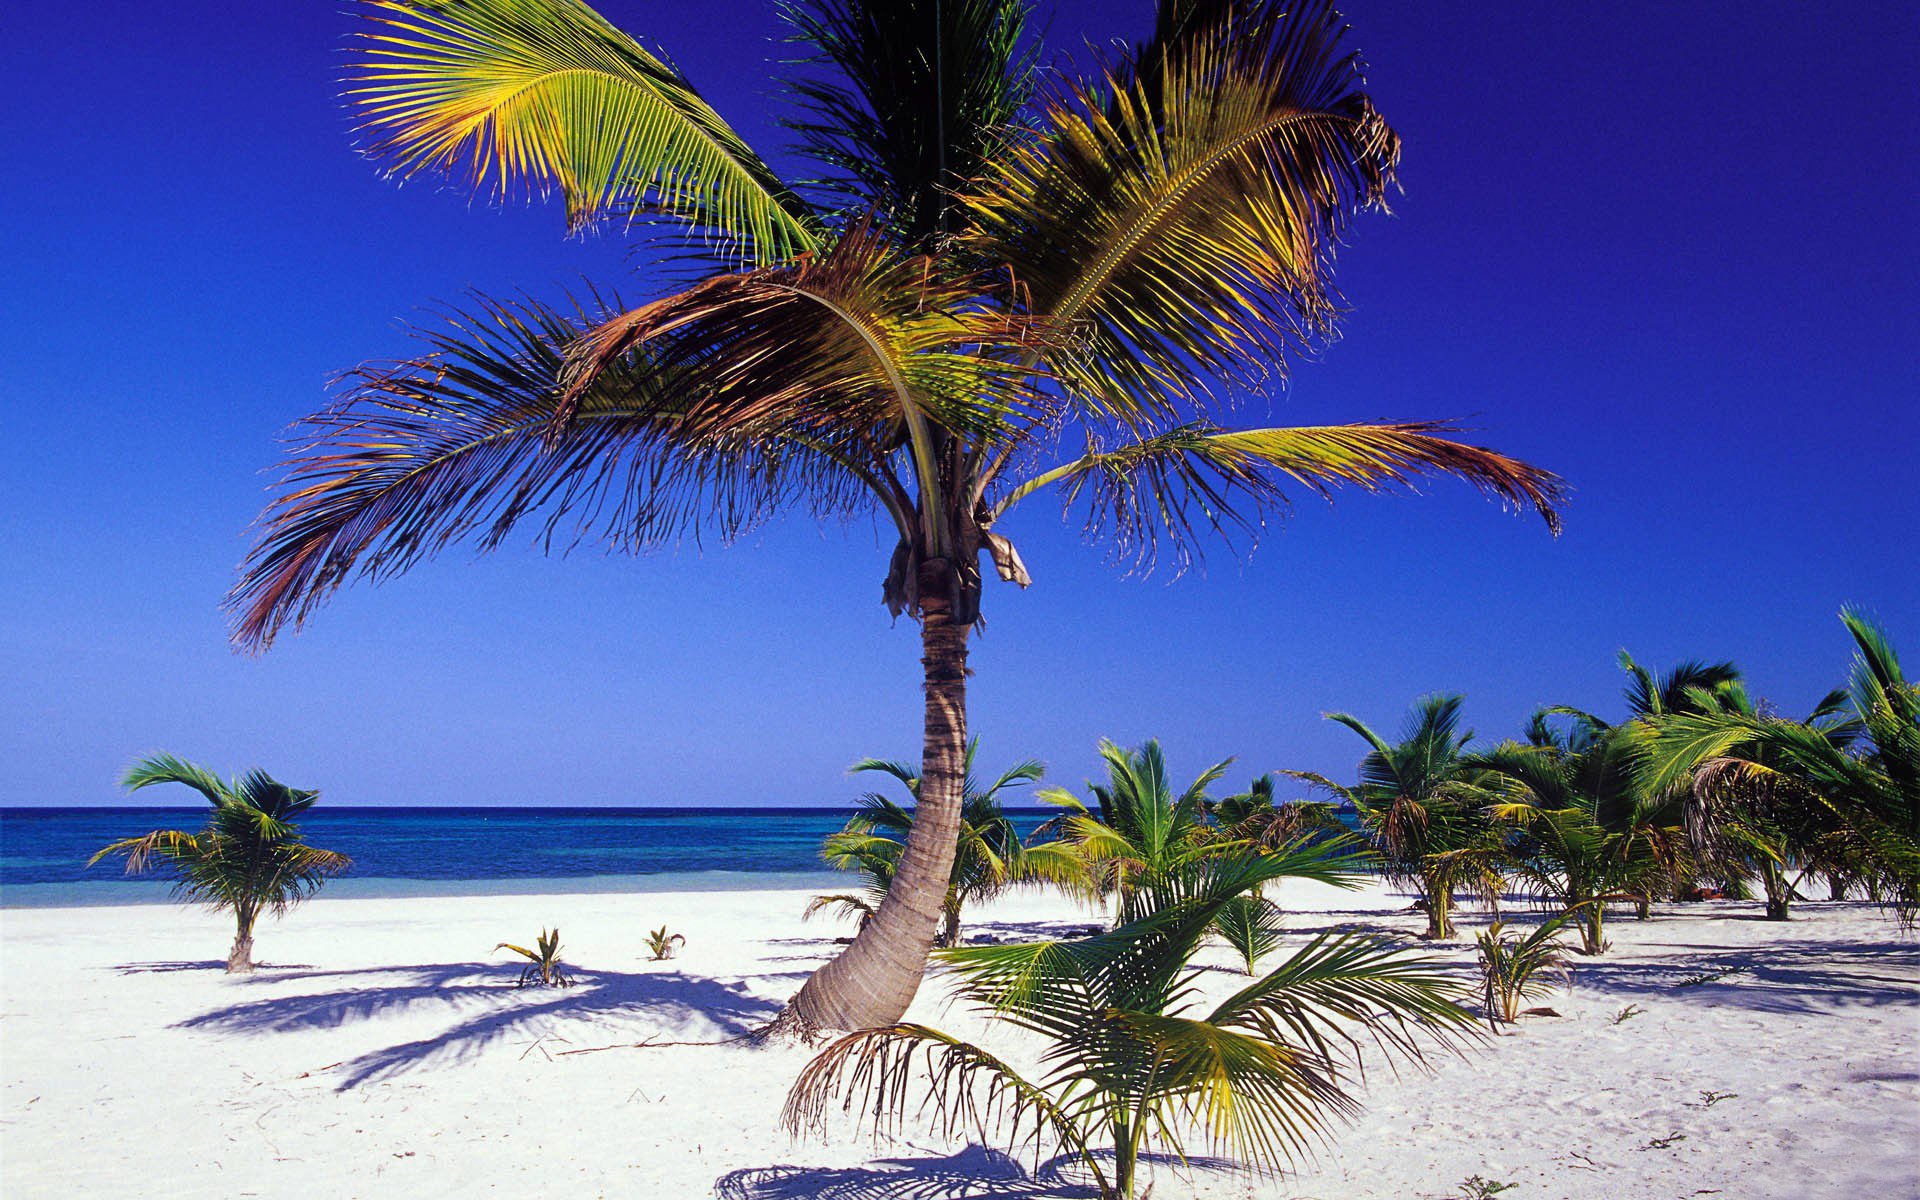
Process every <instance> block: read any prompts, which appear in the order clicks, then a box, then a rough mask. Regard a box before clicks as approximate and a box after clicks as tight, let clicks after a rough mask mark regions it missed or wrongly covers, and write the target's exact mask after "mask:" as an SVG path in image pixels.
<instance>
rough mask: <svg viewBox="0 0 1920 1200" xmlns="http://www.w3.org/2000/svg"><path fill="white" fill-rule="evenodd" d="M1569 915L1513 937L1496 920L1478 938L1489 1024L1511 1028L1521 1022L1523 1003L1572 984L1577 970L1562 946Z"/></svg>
mask: <svg viewBox="0 0 1920 1200" xmlns="http://www.w3.org/2000/svg"><path fill="white" fill-rule="evenodd" d="M1567 916H1568V914H1565V913H1562V914H1561V915H1559V916H1557V917H1551V918H1549V919H1548V920H1546V921H1544V922H1542V923H1541V924H1540V926H1539V927H1538V928H1537V929H1535V930H1534V931H1533V932H1532V933H1529V934H1527V935H1526V936H1524V937H1521V936H1518V935H1514V934H1509V933H1508V932H1507V931H1506V930H1507V923H1506V922H1505V921H1495V922H1494V923H1493V924H1492V925H1490V926H1489V927H1488V928H1487V929H1486V930H1485V931H1483V932H1482V933H1481V934H1480V936H1479V937H1478V938H1477V939H1476V940H1477V941H1478V942H1479V945H1480V986H1481V992H1482V995H1483V998H1484V1000H1485V1003H1486V1011H1487V1024H1488V1025H1494V1024H1496V1023H1497V1022H1505V1023H1506V1024H1508V1025H1511V1024H1513V1023H1514V1022H1515V1021H1518V1020H1519V1019H1520V1006H1521V1005H1522V1004H1524V1003H1526V1002H1527V1001H1529V1000H1533V999H1537V998H1539V997H1542V996H1545V995H1546V994H1547V993H1549V992H1551V991H1552V990H1553V987H1554V985H1555V984H1556V983H1560V984H1564V985H1567V986H1571V985H1572V982H1573V970H1572V968H1571V967H1570V966H1569V965H1568V962H1567V956H1566V952H1565V947H1563V946H1562V945H1561V944H1560V932H1561V929H1562V928H1563V927H1564V926H1565V925H1566V922H1567Z"/></svg>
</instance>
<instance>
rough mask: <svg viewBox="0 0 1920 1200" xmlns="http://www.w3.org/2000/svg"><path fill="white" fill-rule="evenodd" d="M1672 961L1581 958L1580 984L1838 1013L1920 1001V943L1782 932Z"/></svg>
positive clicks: (1757, 1007)
mask: <svg viewBox="0 0 1920 1200" xmlns="http://www.w3.org/2000/svg"><path fill="white" fill-rule="evenodd" d="M1674 948H1675V949H1679V950H1689V949H1698V950H1701V951H1706V952H1707V953H1701V954H1697V955H1688V956H1686V957H1685V958H1682V959H1675V960H1672V961H1667V962H1622V961H1616V960H1613V959H1611V958H1607V957H1600V958H1575V959H1574V960H1573V962H1574V978H1575V983H1576V986H1579V985H1581V984H1585V985H1587V986H1591V987H1594V988H1597V989H1601V990H1604V991H1607V992H1610V993H1614V994H1617V995H1621V996H1627V997H1632V996H1653V995H1658V996H1660V997H1662V998H1664V999H1668V1000H1697V1001H1698V1002H1699V1003H1701V1004H1710V1005H1726V1006H1729V1007H1735V1008H1746V1009H1752V1010H1753V1011H1755V1012H1772V1013H1804V1014H1823V1013H1824V1014H1833V1015H1838V1014H1841V1013H1844V1012H1846V1011H1848V1010H1850V1009H1857V1008H1877V1007H1881V1006H1885V1005H1913V1004H1915V1003H1916V1002H1920V945H1916V944H1915V943H1913V942H1902V941H1881V942H1854V943H1845V942H1830V941H1820V940H1801V939H1788V938H1781V939H1779V940H1777V941H1772V942H1768V943H1766V944H1764V945H1759V946H1753V947H1750V948H1746V949H1739V950H1728V949H1726V948H1725V947H1722V946H1698V947H1689V946H1678V947H1674Z"/></svg>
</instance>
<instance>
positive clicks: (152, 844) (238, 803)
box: [87, 754, 353, 974]
mask: <svg viewBox="0 0 1920 1200" xmlns="http://www.w3.org/2000/svg"><path fill="white" fill-rule="evenodd" d="M160 783H182V784H185V785H186V786H188V787H190V788H192V789H194V790H195V791H197V792H199V793H200V794H201V795H202V796H205V797H206V799H207V803H209V804H211V805H213V812H212V813H211V814H210V815H209V817H208V819H207V826H206V828H205V829H202V830H201V831H200V832H199V833H184V832H182V831H180V830H178V829H156V830H154V831H153V832H152V833H147V834H143V835H141V836H140V837H130V838H122V839H120V840H119V841H117V842H114V843H112V844H110V845H108V846H105V847H103V848H102V849H101V850H100V852H99V853H98V854H95V855H94V856H93V857H92V858H90V859H88V860H87V865H88V866H92V865H93V864H95V863H97V862H99V861H100V860H101V859H103V858H106V857H107V856H108V855H113V854H118V855H124V856H125V857H126V860H127V874H129V875H138V874H141V873H142V872H145V871H148V870H152V869H155V868H162V869H167V870H171V871H172V872H173V874H174V875H175V877H176V882H175V885H174V890H175V892H176V894H178V895H179V896H180V897H181V898H182V899H185V900H188V901H191V902H193V903H196V904H206V905H209V906H211V907H212V908H213V909H214V910H215V911H216V912H217V911H220V910H222V909H225V910H228V911H230V912H232V913H233V919H234V924H235V926H236V928H235V932H234V937H233V949H232V950H231V951H230V952H229V953H228V954H227V972H228V973H229V974H240V973H244V972H248V971H251V970H253V925H254V922H255V921H256V920H258V919H259V917H260V914H261V913H262V912H270V913H272V914H273V915H274V916H276V917H277V916H280V915H281V914H282V913H284V912H286V911H287V909H289V908H291V907H293V906H294V905H295V904H298V903H299V902H300V901H302V900H304V899H306V898H307V897H308V896H311V895H313V893H315V892H317V891H319V890H320V885H321V884H323V883H325V882H326V881H327V880H328V879H331V878H332V877H333V876H335V875H338V874H340V872H342V871H344V870H346V869H347V868H348V867H350V866H352V865H353V861H352V860H351V859H349V858H348V857H347V856H346V855H344V854H338V853H335V852H334V851H332V850H319V849H315V848H314V847H312V846H309V845H307V844H306V842H305V841H304V840H302V838H301V836H300V830H299V827H298V826H296V825H295V824H294V823H293V822H294V819H295V818H296V817H298V816H300V815H301V814H302V813H305V812H306V811H307V810H308V809H309V808H312V807H313V803H314V801H315V800H317V799H319V796H320V793H319V792H310V791H303V790H302V789H300V788H291V787H288V786H287V785H286V784H284V783H281V782H280V781H278V780H276V779H274V778H272V777H271V776H269V775H268V774H267V773H266V772H264V771H259V770H254V771H249V772H247V774H245V775H244V776H241V777H239V778H236V779H234V780H231V781H229V782H224V783H223V782H221V780H220V778H219V776H217V775H215V774H214V773H213V772H211V771H209V770H207V769H206V768H205V767H201V766H196V765H194V764H193V763H190V762H186V761H183V760H181V759H178V758H175V757H174V756H173V755H171V754H157V755H154V756H153V757H151V758H145V759H142V760H140V761H139V762H137V763H135V764H133V766H131V767H129V768H128V769H127V773H126V775H125V776H123V777H122V778H121V780H120V786H121V787H124V788H126V789H127V790H128V791H138V790H139V789H141V788H145V787H152V786H153V785H155V784H160Z"/></svg>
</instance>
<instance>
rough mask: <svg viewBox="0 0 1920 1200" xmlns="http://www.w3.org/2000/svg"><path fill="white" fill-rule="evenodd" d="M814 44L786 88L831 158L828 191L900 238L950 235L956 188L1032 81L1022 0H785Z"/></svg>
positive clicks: (799, 34) (988, 155)
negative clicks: (881, 219) (822, 69)
mask: <svg viewBox="0 0 1920 1200" xmlns="http://www.w3.org/2000/svg"><path fill="white" fill-rule="evenodd" d="M781 11H782V13H783V14H784V15H785V16H786V18H787V20H788V22H789V23H790V24H791V25H792V27H793V30H794V35H795V40H796V41H798V42H800V43H802V44H803V45H804V46H805V47H807V49H808V50H810V51H811V56H810V59H809V61H808V62H807V63H803V64H802V66H803V67H804V66H808V65H819V66H827V67H831V68H833V71H832V73H831V74H820V73H815V72H810V71H809V72H803V73H802V74H801V75H800V76H799V78H797V79H795V80H794V81H793V82H792V84H791V85H790V86H791V88H792V90H793V92H794V93H795V95H796V97H797V98H798V99H799V101H800V102H801V104H802V105H803V106H804V107H805V109H806V115H805V116H804V117H802V118H801V119H799V120H795V121H792V122H790V125H791V126H792V127H793V128H794V129H796V130H797V131H798V132H799V133H800V135H801V141H802V145H803V147H804V148H805V149H806V150H807V151H808V152H809V153H810V154H811V155H812V156H813V158H814V159H815V160H817V161H818V162H820V163H821V164H822V165H823V166H825V167H826V169H827V171H828V172H829V178H828V179H827V180H825V181H823V182H824V183H825V184H826V186H827V188H828V190H829V191H830V193H832V194H833V195H834V197H835V198H836V199H838V200H840V201H842V202H843V203H844V204H845V206H846V207H848V208H851V209H853V210H855V211H861V210H865V211H874V212H879V213H882V214H885V215H886V218H887V224H888V225H889V227H890V228H892V229H893V230H895V231H896V232H897V234H898V236H899V237H900V238H901V240H903V241H904V242H905V243H907V244H908V245H911V246H915V247H919V248H924V247H925V246H926V245H927V244H928V243H929V241H930V240H931V239H932V238H933V237H934V236H935V235H938V234H942V233H946V232H950V231H951V229H952V228H953V226H954V225H955V222H954V220H953V212H954V210H955V209H956V207H957V205H956V202H955V200H954V192H955V190H956V188H957V187H958V186H959V185H961V184H962V183H964V181H966V180H970V179H973V178H975V177H976V176H977V175H979V174H980V173H981V172H982V171H983V170H985V169H986V168H987V166H988V164H989V163H990V162H992V161H993V159H994V158H995V157H996V156H997V153H998V152H999V150H1000V149H1001V148H1002V147H1003V146H1004V145H1005V143H1006V142H1007V141H1008V139H1009V136H1010V133H1011V132H1012V130H1013V129H1014V127H1015V125H1016V122H1017V121H1018V120H1019V117H1020V110H1021V106H1022V105H1023V104H1024V103H1025V101H1026V97H1027V93H1028V91H1029V90H1030V87H1031V76H1032V66H1033V59H1034V53H1035V51H1034V48H1033V47H1032V46H1027V47H1026V48H1024V49H1023V47H1022V37H1021V34H1022V31H1023V29H1024V27H1025V24H1026V12H1027V6H1026V4H1025V2H1024V0H792V2H789V3H785V4H783V5H782V6H781Z"/></svg>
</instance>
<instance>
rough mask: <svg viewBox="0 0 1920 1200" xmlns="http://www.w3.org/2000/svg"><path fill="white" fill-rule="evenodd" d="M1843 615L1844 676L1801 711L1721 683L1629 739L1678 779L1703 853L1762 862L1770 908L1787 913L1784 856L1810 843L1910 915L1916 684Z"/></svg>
mask: <svg viewBox="0 0 1920 1200" xmlns="http://www.w3.org/2000/svg"><path fill="white" fill-rule="evenodd" d="M1841 620H1842V622H1843V623H1844V624H1845V626H1846V628H1847V632H1848V634H1849V635H1850V636H1851V637H1852V639H1853V642H1854V646H1855V650H1856V656H1855V659H1854V666H1853V672H1852V677H1851V679H1850V680H1849V681H1848V686H1847V688H1846V690H1845V691H1844V692H1837V693H1834V694H1833V695H1831V696H1829V697H1827V698H1826V699H1825V700H1823V701H1822V702H1821V703H1820V704H1819V705H1818V706H1817V707H1816V708H1815V710H1814V713H1813V714H1812V715H1811V716H1810V717H1809V718H1808V719H1807V720H1805V721H1790V720H1786V719H1783V718H1780V717H1776V716H1772V715H1769V714H1767V713H1765V712H1763V711H1761V710H1760V708H1759V706H1757V705H1755V704H1753V703H1752V701H1751V699H1750V698H1749V697H1747V696H1746V694H1745V692H1744V691H1742V690H1738V689H1731V688H1721V689H1716V690H1715V691H1713V692H1696V695H1697V697H1698V699H1699V705H1698V707H1699V709H1700V711H1697V712H1689V713H1679V714H1674V715H1671V716H1668V717H1666V718H1664V719H1662V720H1659V721H1656V722H1653V723H1652V724H1650V725H1649V726H1648V727H1646V728H1645V729H1643V730H1641V731H1640V733H1639V736H1638V738H1637V739H1636V740H1637V745H1638V749H1639V751H1640V753H1641V754H1642V755H1643V756H1644V757H1645V761H1646V764H1647V769H1648V771H1649V773H1650V775H1651V776H1652V778H1653V780H1654V782H1655V783H1656V785H1660V786H1673V785H1680V784H1685V785H1687V786H1688V788H1689V791H1690V794H1691V795H1692V797H1693V798H1694V801H1695V803H1694V804H1693V806H1692V807H1691V808H1690V809H1689V813H1688V816H1689V828H1690V832H1692V833H1694V834H1695V836H1696V837H1697V838H1698V839H1699V840H1700V841H1701V842H1702V843H1703V844H1704V845H1705V847H1706V848H1707V850H1708V852H1709V853H1720V854H1727V853H1732V854H1734V855H1737V856H1740V857H1744V858H1745V859H1746V860H1747V861H1748V862H1750V863H1751V864H1752V866H1753V867H1754V869H1757V870H1758V871H1759V872H1760V874H1761V877H1762V881H1763V882H1764V883H1765V884H1766V886H1767V889H1768V893H1767V896H1768V900H1767V909H1768V915H1769V916H1771V917H1774V918H1776V919H1785V918H1786V917H1787V916H1788V913H1789V902H1790V899H1791V891H1790V888H1789V885H1788V884H1787V881H1786V878H1785V866H1786V863H1787V861H1788V860H1789V859H1790V858H1791V857H1792V856H1794V855H1796V854H1803V855H1804V854H1808V853H1810V854H1811V856H1812V857H1813V858H1814V859H1815V861H1816V862H1818V861H1820V860H1821V859H1823V858H1824V859H1826V860H1828V861H1831V860H1832V859H1833V858H1835V857H1840V858H1850V859H1852V860H1853V861H1854V862H1855V863H1857V870H1858V873H1859V874H1860V875H1861V876H1862V877H1863V878H1866V879H1867V880H1868V881H1869V883H1870V886H1872V887H1873V888H1874V889H1875V890H1878V891H1880V892H1881V893H1882V894H1883V895H1885V896H1886V897H1887V900H1888V902H1889V903H1890V904H1891V905H1892V906H1893V907H1894V908H1895V909H1896V911H1898V912H1899V913H1900V915H1901V916H1902V918H1903V919H1905V920H1909V921H1910V920H1912V919H1913V916H1914V914H1915V912H1916V911H1917V910H1920V686H1916V685H1915V684H1913V683H1912V682H1910V681H1909V680H1908V679H1907V678H1906V676H1905V675H1904V673H1903V672H1902V671H1901V668H1900V661H1899V658H1898V656H1897V655H1896V654H1895V653H1894V650H1893V646H1892V643H1891V642H1889V641H1888V639H1887V636H1886V634H1885V632H1884V631H1883V630H1881V629H1880V628H1879V627H1878V626H1876V625H1875V624H1874V623H1873V622H1872V621H1870V620H1868V619H1867V618H1866V617H1865V616H1864V615H1863V614H1861V613H1860V612H1858V611H1856V610H1853V609H1843V610H1842V612H1841ZM1843 712H1844V715H1842V713H1843ZM1836 843H1838V844H1839V846H1840V847H1842V848H1841V849H1839V850H1836V848H1835V846H1836Z"/></svg>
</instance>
